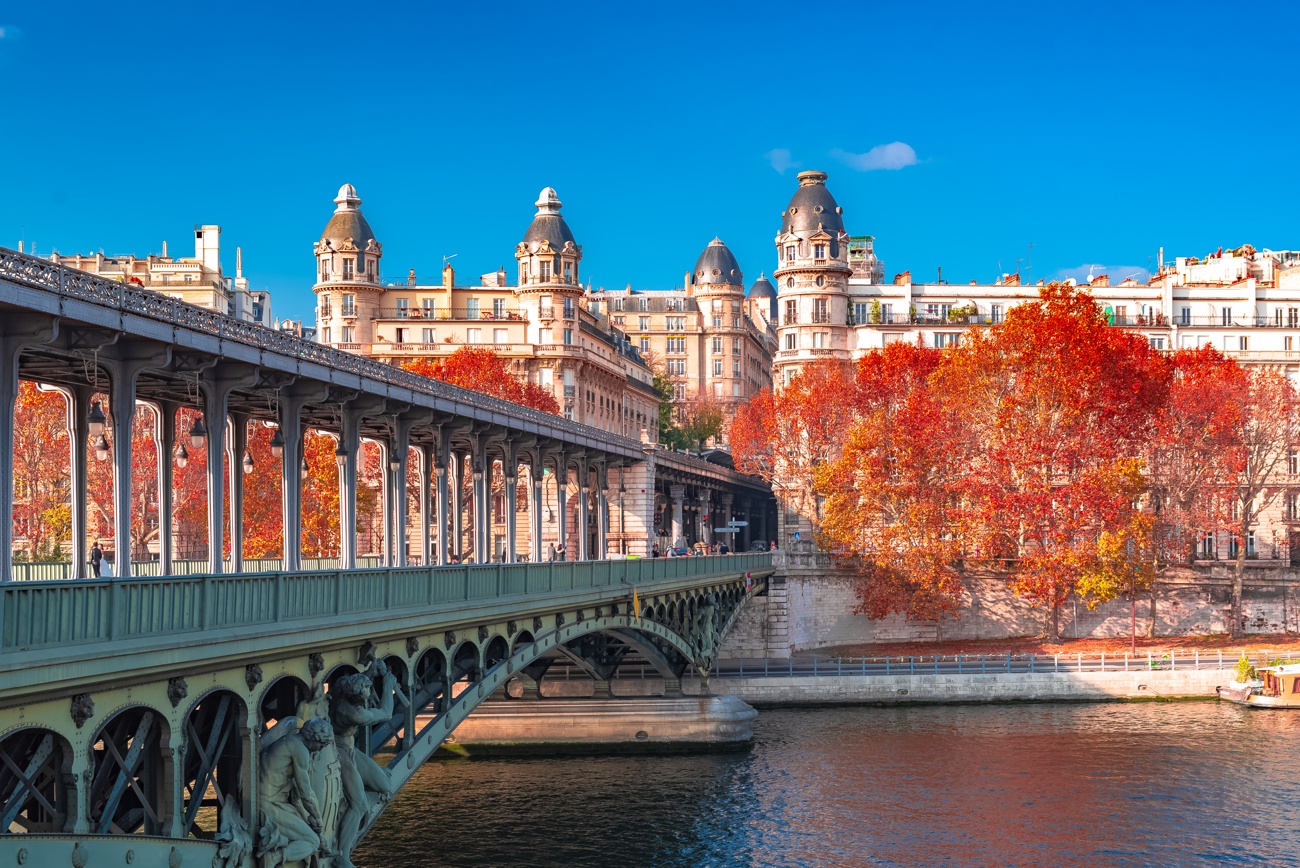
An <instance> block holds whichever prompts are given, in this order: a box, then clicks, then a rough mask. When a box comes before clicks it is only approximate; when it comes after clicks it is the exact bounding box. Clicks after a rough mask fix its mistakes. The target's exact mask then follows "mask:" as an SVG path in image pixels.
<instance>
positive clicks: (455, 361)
mask: <svg viewBox="0 0 1300 868" xmlns="http://www.w3.org/2000/svg"><path fill="white" fill-rule="evenodd" d="M403 367H405V368H406V369H407V370H408V371H412V372H413V373H416V374H422V375H423V376H426V377H431V378H432V379H435V380H442V381H443V382H444V383H450V384H451V385H453V386H460V387H461V388H462V389H470V390H472V391H475V392H482V393H483V394H485V395H491V396H492V397H494V398H501V399H502V400H504V401H512V402H514V403H516V404H523V405H524V406H525V407H532V408H533V409H534V410H541V411H543V412H546V413H555V414H556V415H558V414H559V412H560V404H559V402H558V401H556V400H555V396H554V395H553V394H551V392H550V391H548V390H547V389H545V388H544V387H542V386H540V385H538V384H537V383H530V382H527V381H526V380H521V379H519V378H518V377H516V376H515V375H514V374H512V373H511V372H510V369H509V368H508V367H507V366H506V363H505V361H504V360H502V359H501V357H500V356H498V355H497V354H496V353H494V352H492V351H491V350H489V349H486V348H484V347H461V348H460V349H458V350H456V351H455V352H454V353H452V354H451V355H450V356H448V357H447V358H446V359H434V358H420V359H412V360H411V361H409V362H405V363H404V364H403Z"/></svg>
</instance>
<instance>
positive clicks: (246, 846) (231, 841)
mask: <svg viewBox="0 0 1300 868" xmlns="http://www.w3.org/2000/svg"><path fill="white" fill-rule="evenodd" d="M212 840H213V842H214V843H215V844H216V845H217V855H215V856H213V857H212V868H239V866H242V865H243V864H245V861H246V859H247V857H248V856H249V854H251V853H252V852H253V836H252V835H251V834H250V833H249V831H248V825H247V824H246V823H245V822H244V818H243V817H241V816H240V815H239V800H238V799H236V798H235V796H234V795H233V794H232V793H226V796H225V798H224V799H222V803H221V828H219V829H218V830H217V834H216V836H215V837H214V838H213V839H212Z"/></svg>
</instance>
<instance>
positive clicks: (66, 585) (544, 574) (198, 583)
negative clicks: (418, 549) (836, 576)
mask: <svg viewBox="0 0 1300 868" xmlns="http://www.w3.org/2000/svg"><path fill="white" fill-rule="evenodd" d="M771 565H772V557H771V555H770V554H768V553H756V554H742V555H721V556H714V557H702V558H650V559H637V560H602V561H571V562H559V563H547V564H479V565H475V564H470V565H461V566H447V567H406V568H395V569H358V570H319V571H303V572H297V573H285V572H263V573H239V574H233V575H231V574H227V575H218V576H212V575H191V576H164V577H132V578H129V579H125V580H122V579H117V580H115V579H91V580H79V581H75V582H74V581H66V580H60V581H31V582H13V583H9V584H6V585H5V586H4V587H3V589H0V595H2V596H0V612H2V614H3V625H2V632H0V653H3V652H4V651H11V650H16V649H20V648H24V649H31V648H38V647H43V646H68V645H76V644H82V643H92V642H104V641H110V640H111V641H118V640H127V639H141V638H148V637H157V636H164V635H168V634H177V633H193V632H197V631H202V630H210V629H219V628H228V627H243V626H253V625H258V624H267V625H274V624H281V623H287V622H293V621H302V620H311V619H317V618H339V617H352V616H355V615H357V614H360V613H366V612H381V611H385V610H401V609H414V608H419V607H424V606H431V605H437V604H446V603H468V602H478V601H484V600H491V599H494V598H500V597H524V596H526V597H538V596H544V595H548V594H555V593H561V592H564V591H572V590H579V589H587V588H601V587H609V586H613V585H626V586H633V585H636V586H650V585H653V584H654V583H657V582H661V581H665V580H671V579H689V578H695V577H703V576H709V575H713V574H717V573H722V572H727V573H735V572H737V571H748V570H761V569H769V568H770V567H771Z"/></svg>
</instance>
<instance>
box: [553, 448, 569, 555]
mask: <svg viewBox="0 0 1300 868" xmlns="http://www.w3.org/2000/svg"><path fill="white" fill-rule="evenodd" d="M555 499H556V500H558V501H559V511H558V512H557V513H556V514H555V521H556V526H557V528H558V529H559V544H560V545H563V544H564V541H565V539H566V538H567V537H568V533H567V531H568V524H569V522H568V508H569V502H568V501H569V457H568V456H567V455H565V454H564V452H563V451H561V452H558V453H557V454H556V458H555ZM559 559H560V560H562V561H567V560H568V559H569V550H568V546H564V551H563V553H562V554H561V555H560V556H559Z"/></svg>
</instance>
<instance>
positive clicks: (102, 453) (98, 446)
mask: <svg viewBox="0 0 1300 868" xmlns="http://www.w3.org/2000/svg"><path fill="white" fill-rule="evenodd" d="M95 457H96V458H98V459H99V460H100V461H107V460H108V438H107V437H105V436H104V435H103V434H100V435H99V436H98V437H96V438H95Z"/></svg>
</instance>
